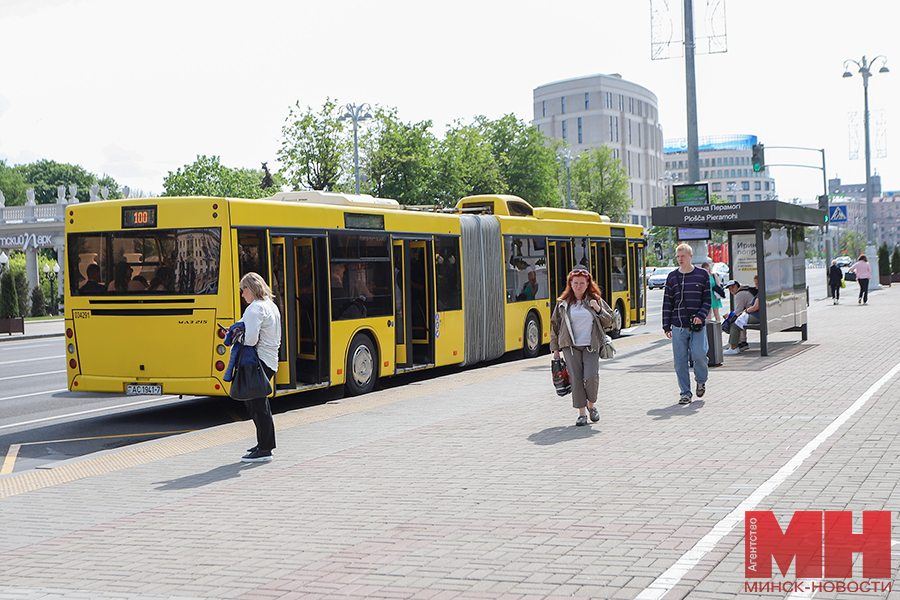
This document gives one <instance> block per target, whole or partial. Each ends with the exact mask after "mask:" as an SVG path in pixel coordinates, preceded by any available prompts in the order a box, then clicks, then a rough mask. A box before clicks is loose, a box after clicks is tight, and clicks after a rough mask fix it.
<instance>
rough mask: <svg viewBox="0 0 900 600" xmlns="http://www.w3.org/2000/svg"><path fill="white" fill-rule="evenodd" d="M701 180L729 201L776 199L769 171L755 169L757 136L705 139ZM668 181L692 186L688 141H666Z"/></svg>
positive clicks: (703, 141) (712, 137)
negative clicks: (754, 154)
mask: <svg viewBox="0 0 900 600" xmlns="http://www.w3.org/2000/svg"><path fill="white" fill-rule="evenodd" d="M698 141H699V147H700V152H699V154H700V181H707V182H709V193H710V194H715V195H717V196H719V197H720V198H722V199H723V200H726V201H728V202H760V201H762V200H776V199H777V195H776V193H775V180H774V179H772V177H771V176H770V175H769V170H768V169H765V168H764V169H763V170H762V171H760V172H758V173H757V172H755V171H754V170H753V164H752V160H751V159H752V156H753V145H754V144H756V143H757V138H756V136H755V135H720V136H708V137H701V138H700V139H699V140H698ZM664 151H665V160H666V165H665V171H666V176H665V179H666V180H667V182H668V183H671V184H675V183H688V172H687V171H688V164H687V163H688V156H687V140H686V139H679V140H666V141H665V144H664Z"/></svg>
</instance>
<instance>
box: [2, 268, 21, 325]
mask: <svg viewBox="0 0 900 600" xmlns="http://www.w3.org/2000/svg"><path fill="white" fill-rule="evenodd" d="M20 315H21V313H20V312H19V298H18V296H17V295H16V283H15V279H14V277H13V274H12V272H11V271H9V270H5V271H4V272H3V276H2V277H0V319H12V318H15V317H18V316H20Z"/></svg>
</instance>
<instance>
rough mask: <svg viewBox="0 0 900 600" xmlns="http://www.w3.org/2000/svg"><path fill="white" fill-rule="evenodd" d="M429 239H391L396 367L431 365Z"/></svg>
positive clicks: (433, 309)
mask: <svg viewBox="0 0 900 600" xmlns="http://www.w3.org/2000/svg"><path fill="white" fill-rule="evenodd" d="M431 244H432V242H431V240H394V257H393V261H394V316H395V332H394V336H395V343H396V361H397V367H398V369H401V370H403V369H414V368H421V367H426V366H431V365H434V341H435V340H434V332H435V328H434V319H435V308H434V306H435V303H434V294H433V290H434V269H433V268H431V263H432V261H433V258H432V257H433V254H432V246H431Z"/></svg>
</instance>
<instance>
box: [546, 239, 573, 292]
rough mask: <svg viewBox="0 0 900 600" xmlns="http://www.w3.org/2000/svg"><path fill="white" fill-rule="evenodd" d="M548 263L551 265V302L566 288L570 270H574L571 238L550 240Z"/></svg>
mask: <svg viewBox="0 0 900 600" xmlns="http://www.w3.org/2000/svg"><path fill="white" fill-rule="evenodd" d="M547 248H548V255H547V264H548V265H549V266H550V269H549V275H550V298H551V302H552V301H554V300H555V299H556V298H559V296H560V295H561V294H562V293H563V292H564V291H565V290H566V281H567V279H568V277H569V271H570V270H572V242H570V241H569V240H552V239H551V240H549V242H548V244H547Z"/></svg>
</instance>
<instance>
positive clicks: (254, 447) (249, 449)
mask: <svg viewBox="0 0 900 600" xmlns="http://www.w3.org/2000/svg"><path fill="white" fill-rule="evenodd" d="M257 448H259V446H253V447H252V448H247V454H251V453H253V452H256V449H257Z"/></svg>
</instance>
